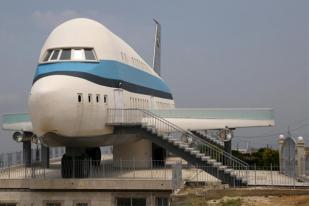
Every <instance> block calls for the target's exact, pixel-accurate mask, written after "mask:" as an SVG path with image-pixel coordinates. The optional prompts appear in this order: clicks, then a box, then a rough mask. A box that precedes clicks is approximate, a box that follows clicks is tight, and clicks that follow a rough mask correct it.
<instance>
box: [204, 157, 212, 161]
mask: <svg viewBox="0 0 309 206" xmlns="http://www.w3.org/2000/svg"><path fill="white" fill-rule="evenodd" d="M209 159H210V157H209V156H203V157H202V160H203V161H207V160H209Z"/></svg>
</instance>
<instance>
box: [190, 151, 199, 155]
mask: <svg viewBox="0 0 309 206" xmlns="http://www.w3.org/2000/svg"><path fill="white" fill-rule="evenodd" d="M190 153H191V154H192V155H197V154H198V153H199V151H197V150H191V151H190Z"/></svg>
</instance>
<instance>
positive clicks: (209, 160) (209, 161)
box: [207, 159, 216, 164]
mask: <svg viewBox="0 0 309 206" xmlns="http://www.w3.org/2000/svg"><path fill="white" fill-rule="evenodd" d="M207 162H208V163H209V164H213V163H215V162H216V160H214V159H208V160H207Z"/></svg>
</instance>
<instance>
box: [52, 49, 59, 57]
mask: <svg viewBox="0 0 309 206" xmlns="http://www.w3.org/2000/svg"><path fill="white" fill-rule="evenodd" d="M59 52H60V50H58V49H57V50H54V52H53V55H52V56H51V58H50V60H57V59H58V55H59Z"/></svg>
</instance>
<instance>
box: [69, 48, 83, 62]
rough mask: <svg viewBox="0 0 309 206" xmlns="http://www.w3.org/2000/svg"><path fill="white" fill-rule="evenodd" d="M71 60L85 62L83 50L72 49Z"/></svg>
mask: <svg viewBox="0 0 309 206" xmlns="http://www.w3.org/2000/svg"><path fill="white" fill-rule="evenodd" d="M72 60H85V53H84V50H83V49H72Z"/></svg>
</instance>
